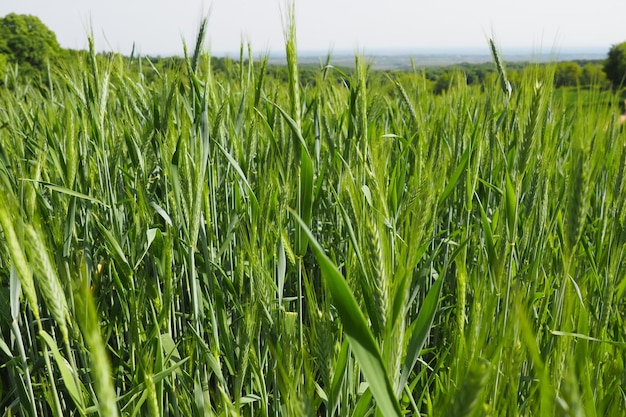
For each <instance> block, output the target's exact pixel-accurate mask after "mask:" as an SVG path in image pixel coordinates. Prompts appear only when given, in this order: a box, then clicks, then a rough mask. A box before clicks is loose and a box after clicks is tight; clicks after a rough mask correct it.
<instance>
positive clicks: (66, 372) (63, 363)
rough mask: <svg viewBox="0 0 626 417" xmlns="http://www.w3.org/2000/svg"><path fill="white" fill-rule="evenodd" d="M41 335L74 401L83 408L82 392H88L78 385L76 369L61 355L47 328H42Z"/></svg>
mask: <svg viewBox="0 0 626 417" xmlns="http://www.w3.org/2000/svg"><path fill="white" fill-rule="evenodd" d="M39 336H41V337H42V339H43V340H44V341H45V342H46V344H47V345H48V347H49V348H50V350H51V351H52V356H53V357H54V361H55V362H56V364H57V366H58V367H59V371H61V379H63V383H64V384H65V388H67V392H69V394H70V396H71V397H72V399H73V400H74V403H75V404H76V405H77V406H78V408H79V409H81V410H83V409H84V408H85V403H84V400H83V396H82V394H81V393H82V392H86V390H85V388H84V387H80V388H79V387H78V385H76V381H77V379H76V378H75V370H73V369H72V367H71V366H70V364H69V363H68V362H67V360H66V359H65V358H64V357H63V355H61V352H59V347H58V346H57V344H56V342H55V341H54V339H53V338H52V336H50V335H49V334H48V333H46V331H45V330H41V331H40V332H39Z"/></svg>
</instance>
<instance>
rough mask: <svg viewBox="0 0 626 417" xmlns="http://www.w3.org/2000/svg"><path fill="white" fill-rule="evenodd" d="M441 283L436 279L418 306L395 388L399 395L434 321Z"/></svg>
mask: <svg viewBox="0 0 626 417" xmlns="http://www.w3.org/2000/svg"><path fill="white" fill-rule="evenodd" d="M442 283H443V277H439V278H437V279H436V281H435V283H434V284H433V286H432V287H430V290H428V294H427V295H426V298H425V299H424V303H423V304H422V305H421V306H420V311H419V313H418V315H417V319H416V320H415V324H414V328H413V334H412V335H411V340H410V341H409V345H408V347H407V350H406V356H405V358H404V364H403V365H402V371H401V374H400V381H399V383H398V385H397V386H396V393H397V394H398V395H399V394H400V393H401V392H402V390H403V389H404V385H405V384H406V382H407V381H408V380H409V375H410V374H411V372H412V371H413V367H414V366H415V363H416V362H417V359H418V358H419V356H420V353H421V351H422V348H423V347H424V343H425V342H426V338H427V337H428V333H430V328H431V326H432V324H433V320H434V319H435V313H437V307H438V306H439V295H440V293H441V284H442Z"/></svg>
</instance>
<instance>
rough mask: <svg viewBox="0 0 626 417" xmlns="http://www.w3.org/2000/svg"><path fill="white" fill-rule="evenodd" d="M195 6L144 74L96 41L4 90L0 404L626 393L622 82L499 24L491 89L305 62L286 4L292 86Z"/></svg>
mask: <svg viewBox="0 0 626 417" xmlns="http://www.w3.org/2000/svg"><path fill="white" fill-rule="evenodd" d="M201 28H202V29H201V30H200V32H199V36H198V39H197V42H196V45H194V48H193V54H192V55H191V56H187V57H186V60H185V65H183V66H182V67H180V68H171V69H169V70H167V71H163V72H158V73H157V74H156V75H155V76H154V80H153V81H152V82H147V81H145V80H144V78H143V76H142V73H141V72H137V71H132V70H130V68H129V66H128V62H127V61H125V60H122V59H120V58H118V57H115V56H110V57H103V56H98V55H96V54H95V52H94V48H93V45H91V52H90V54H89V55H88V56H87V57H86V58H85V59H77V61H76V62H74V63H73V64H72V65H71V66H68V67H67V68H65V69H64V70H63V71H58V72H54V73H52V74H51V75H50V79H49V82H48V85H47V86H46V87H45V88H36V87H33V86H31V85H27V84H19V83H18V84H15V85H14V86H13V87H12V89H11V90H8V89H0V230H1V233H0V298H1V300H0V358H1V360H0V363H1V364H2V366H0V381H1V382H2V385H0V390H1V394H2V395H0V398H1V399H0V410H1V411H2V413H3V415H28V416H60V415H93V414H95V413H98V414H100V415H106V416H111V415H129V416H132V415H154V416H190V415H243V416H279V415H280V416H282V415H319V416H366V415H384V416H391V415H403V414H408V415H442V414H444V415H451V416H452V415H454V416H460V415H464V416H472V415H476V416H478V415H494V416H495V415H498V416H499V415H502V416H509V415H529V416H530V415H532V416H552V415H588V416H594V415H619V414H620V413H621V412H622V410H623V409H624V408H626V395H625V393H624V390H623V387H624V384H625V383H626V381H625V380H624V375H625V373H624V357H625V355H624V349H625V348H626V337H625V336H626V334H625V332H624V311H625V309H624V308H625V306H624V293H625V291H626V277H625V275H624V274H625V272H624V271H626V266H625V265H624V247H625V246H624V243H625V242H626V234H625V233H624V225H625V221H626V210H625V205H626V192H624V169H625V167H626V152H625V150H624V144H625V141H626V136H625V134H624V131H623V129H622V128H621V126H620V125H619V124H618V123H617V117H618V115H617V114H616V113H615V111H614V109H615V106H611V103H607V102H605V101H604V100H603V99H602V100H601V99H599V98H598V97H597V96H594V94H598V95H599V94H600V93H599V92H594V91H595V90H587V91H585V94H584V95H581V96H580V97H591V98H590V100H583V99H580V100H579V101H578V102H575V101H573V100H572V98H571V92H570V93H568V94H567V95H563V94H561V93H560V92H559V91H554V90H553V87H552V86H553V82H552V78H553V76H554V68H553V67H552V66H536V67H530V68H529V70H527V71H525V72H524V75H523V78H522V79H521V81H519V82H518V83H516V87H515V88H512V87H511V84H510V83H509V82H508V80H507V78H506V69H505V68H504V63H503V62H502V61H501V60H500V58H499V55H498V50H497V48H496V47H495V45H494V44H493V42H491V47H492V52H493V55H494V62H495V63H496V68H497V72H498V76H499V77H498V78H494V79H493V80H492V81H490V82H488V83H486V84H485V85H484V86H483V88H482V89H479V88H476V87H468V86H467V85H466V83H465V82H464V78H463V77H462V76H461V75H462V74H459V76H455V77H453V78H452V81H451V85H450V88H449V89H448V90H447V91H446V92H444V93H443V94H441V95H437V96H435V95H433V94H432V93H430V92H429V91H428V89H427V88H426V87H425V83H424V79H423V76H422V75H421V74H419V73H415V74H413V75H412V76H411V77H407V76H403V77H402V82H401V81H400V79H396V78H395V77H394V75H393V74H392V75H390V76H389V77H388V78H387V79H386V80H387V81H386V82H387V83H386V84H384V85H379V84H377V83H370V73H369V69H368V66H367V62H365V60H364V59H363V58H362V57H361V56H358V55H357V56H356V57H355V71H354V73H353V74H350V75H347V74H344V73H340V76H341V78H342V79H344V82H342V83H337V82H336V81H335V78H334V77H332V76H331V75H332V74H333V72H337V73H339V70H337V69H335V68H333V67H332V66H331V65H330V63H331V61H332V59H331V58H332V57H329V58H328V62H326V63H323V64H322V65H321V66H320V69H319V71H318V72H317V75H316V77H317V78H316V80H315V83H310V84H308V85H307V86H303V85H301V83H300V80H299V75H298V66H297V54H296V37H295V36H296V34H295V26H294V24H293V10H290V11H289V13H288V19H287V23H286V25H285V40H286V52H287V61H288V79H287V81H286V83H283V82H281V81H280V80H278V79H276V78H272V77H266V73H267V59H266V58H261V59H260V60H258V61H255V60H254V59H253V58H252V53H251V50H250V48H248V49H246V48H244V46H243V45H242V49H241V58H242V59H241V60H240V62H239V65H240V67H239V68H238V71H237V73H238V74H239V77H238V78H237V79H232V78H229V77H226V76H225V75H224V73H220V74H222V75H220V74H217V73H215V72H214V71H213V70H212V67H211V59H210V57H209V56H208V55H206V54H205V53H204V52H203V51H204V49H203V47H202V41H203V37H204V31H205V28H206V22H204V23H203V24H202V25H201ZM185 49H186V48H185ZM246 53H247V56H246ZM136 59H142V60H145V59H143V58H136ZM145 66H149V62H148V61H145ZM139 68H141V65H140V66H139ZM407 79H408V80H410V81H411V82H405V81H406V80H407ZM594 97H595V98H594ZM590 103H591V104H590Z"/></svg>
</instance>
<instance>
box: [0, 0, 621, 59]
mask: <svg viewBox="0 0 626 417" xmlns="http://www.w3.org/2000/svg"><path fill="white" fill-rule="evenodd" d="M286 5H287V3H286V1H285V0H212V1H208V0H207V1H204V0H106V1H104V0H1V1H0V16H4V15H6V14H8V13H18V14H31V15H35V16H37V17H39V18H40V19H41V20H42V21H43V23H44V24H46V25H47V26H48V27H49V28H50V29H52V30H53V31H54V32H55V33H56V35H57V40H58V41H59V43H60V44H61V46H62V47H64V48H72V49H84V48H86V47H87V37H88V34H89V33H90V32H93V35H94V39H95V44H96V49H97V50H99V51H113V52H120V53H122V54H130V52H131V50H132V48H133V44H135V46H136V50H137V51H138V52H139V53H141V54H144V55H161V56H166V55H173V54H175V55H181V54H182V51H183V46H182V45H183V40H185V41H186V42H187V44H188V45H189V46H190V48H192V47H193V45H194V43H195V36H196V34H197V30H198V27H199V22H200V20H201V18H202V17H203V16H207V15H208V19H209V20H208V22H209V25H208V37H207V40H208V43H207V45H208V46H209V48H210V50H211V52H212V53H213V54H215V55H230V56H238V54H239V47H240V45H241V42H242V41H244V42H245V43H246V44H247V43H250V44H251V46H252V50H253V51H254V53H259V54H264V53H266V52H271V53H277V54H281V53H284V35H283V23H282V22H283V20H284V19H283V17H284V15H285V11H286V8H287V6H286ZM295 14H296V29H297V44H298V49H299V50H300V51H301V52H307V51H318V52H328V51H334V52H337V51H348V52H353V51H359V52H365V53H368V52H384V51H401V50H412V51H416V50H435V51H436V50H441V51H444V50H461V49H475V50H482V49H484V51H485V52H487V53H488V49H487V41H486V39H487V38H488V37H491V36H494V37H495V39H496V43H497V44H498V45H499V47H500V48H502V49H503V50H505V51H506V50H507V49H513V48H525V49H528V50H531V51H534V52H546V51H557V52H558V51H559V50H566V49H567V50H569V49H596V50H598V49H599V50H604V49H605V50H607V51H608V49H609V48H610V47H611V45H613V44H616V43H620V42H623V41H626V25H625V24H624V16H626V1H625V0H595V1H593V2H590V1H589V0H527V1H520V0H514V1H513V0H499V1H496V0H413V1H411V0H384V1H383V0H378V1H375V0H360V1H359V0H295Z"/></svg>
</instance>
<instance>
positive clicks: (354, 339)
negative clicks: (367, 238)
mask: <svg viewBox="0 0 626 417" xmlns="http://www.w3.org/2000/svg"><path fill="white" fill-rule="evenodd" d="M289 212H290V213H291V215H292V216H294V218H295V219H296V220H297V221H298V223H299V224H300V226H301V227H302V230H303V231H304V233H305V234H306V235H307V237H308V238H309V240H310V247H311V249H312V250H313V253H314V254H315V258H316V259H317V262H318V263H319V265H320V268H321V270H322V274H323V276H324V278H325V281H326V284H327V285H328V289H329V291H330V293H331V296H332V298H333V304H334V305H335V308H337V312H338V313H339V317H340V318H341V321H342V323H343V328H344V331H345V333H346V336H347V337H348V341H349V342H350V347H351V348H352V351H353V352H354V356H355V358H356V360H357V362H358V363H359V366H360V367H361V371H362V372H363V374H364V375H365V378H366V379H367V381H368V382H369V387H370V390H371V391H372V394H373V396H374V398H375V399H376V402H377V404H378V407H379V410H380V412H381V413H382V415H384V416H400V415H401V411H400V405H399V403H398V400H397V399H396V397H395V395H394V392H393V388H392V385H391V381H390V380H389V376H388V374H387V370H386V369H385V365H384V364H383V360H382V356H381V354H380V350H379V348H378V344H377V343H376V341H375V340H374V336H373V335H372V332H371V331H370V329H369V327H368V325H367V321H366V320H365V316H364V315H363V313H362V312H361V309H360V308H359V305H358V304H357V302H356V300H355V298H354V295H353V294H352V291H350V287H348V284H347V282H346V280H345V278H344V277H343V275H342V274H341V272H339V270H338V269H337V267H336V266H335V264H334V263H333V262H332V261H331V260H330V259H329V258H328V257H327V256H326V254H325V253H324V250H323V249H322V247H321V246H320V244H319V243H318V242H317V240H316V239H315V237H313V234H312V233H311V231H310V230H309V228H308V227H306V225H305V224H304V221H303V220H302V219H301V218H300V217H299V216H298V215H297V214H296V213H295V211H293V210H292V209H289Z"/></svg>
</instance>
